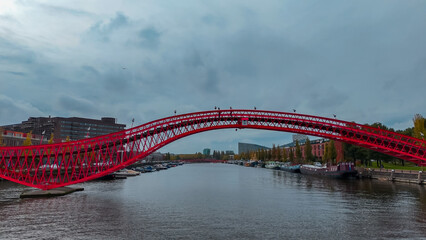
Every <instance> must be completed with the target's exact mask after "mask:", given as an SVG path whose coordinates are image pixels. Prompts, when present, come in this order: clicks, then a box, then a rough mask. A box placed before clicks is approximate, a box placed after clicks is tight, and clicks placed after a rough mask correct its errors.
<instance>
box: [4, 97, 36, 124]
mask: <svg viewBox="0 0 426 240" xmlns="http://www.w3.org/2000/svg"><path fill="white" fill-rule="evenodd" d="M0 106H1V108H0V125H7V124H12V123H18V122H21V121H23V120H25V119H27V118H28V117H29V116H40V115H42V114H43V113H42V112H41V111H40V110H39V109H38V108H37V107H35V106H33V105H32V104H30V103H28V102H25V101H22V100H14V99H12V98H9V97H7V96H5V95H2V94H0Z"/></svg>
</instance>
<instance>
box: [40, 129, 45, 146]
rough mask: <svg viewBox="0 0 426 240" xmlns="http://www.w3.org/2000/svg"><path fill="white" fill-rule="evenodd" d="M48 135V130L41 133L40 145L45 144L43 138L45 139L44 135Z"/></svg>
mask: <svg viewBox="0 0 426 240" xmlns="http://www.w3.org/2000/svg"><path fill="white" fill-rule="evenodd" d="M45 133H46V130H44V131H43V132H42V133H41V139H40V145H41V144H43V137H44V134H45Z"/></svg>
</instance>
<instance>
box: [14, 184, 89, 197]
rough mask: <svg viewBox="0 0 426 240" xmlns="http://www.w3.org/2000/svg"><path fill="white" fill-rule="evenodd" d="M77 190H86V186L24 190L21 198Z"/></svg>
mask: <svg viewBox="0 0 426 240" xmlns="http://www.w3.org/2000/svg"><path fill="white" fill-rule="evenodd" d="M77 191H84V188H71V187H59V188H54V189H49V190H28V191H25V192H23V193H22V194H21V196H20V198H49V197H57V196H63V195H67V194H70V193H73V192H77Z"/></svg>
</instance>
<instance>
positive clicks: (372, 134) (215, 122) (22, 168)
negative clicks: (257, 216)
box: [0, 110, 426, 189]
mask: <svg viewBox="0 0 426 240" xmlns="http://www.w3.org/2000/svg"><path fill="white" fill-rule="evenodd" d="M225 128H252V129H264V130H274V131H284V132H293V133H301V134H307V135H312V136H318V137H324V138H329V139H334V140H337V141H342V142H347V143H351V144H354V145H358V146H362V147H365V148H368V149H372V150H375V151H378V152H382V153H385V154H388V155H391V156H395V157H398V158H401V159H404V160H407V161H411V162H414V163H416V164H418V165H420V166H424V165H426V141H424V140H420V139H417V138H413V137H409V136H405V135H401V134H398V133H394V132H390V131H386V130H382V129H379V128H374V127H369V126H365V125H360V124H356V123H353V122H346V121H341V120H337V119H331V118H324V117H317V116H310V115H304V114H296V113H286V112H273V111H260V110H216V111H205V112H196V113H189V114H183V115H177V116H172V117H168V118H163V119H159V120H156V121H152V122H149V123H146V124H143V125H140V126H138V127H134V128H132V129H128V130H124V131H120V132H116V133H112V134H108V135H104V136H99V137H94V138H89V139H84V140H79V141H73V142H64V143H60V144H47V145H35V146H28V147H0V177H2V178H5V179H8V180H10V181H14V182H17V183H20V184H23V185H27V186H31V187H36V188H40V189H52V188H57V187H62V186H67V185H71V184H75V183H80V182H85V181H88V180H92V179H96V178H99V177H101V176H104V175H107V174H109V173H112V172H115V171H117V170H119V169H122V168H124V167H126V166H128V165H130V164H132V163H134V162H136V161H137V160H140V159H142V158H144V157H146V156H148V155H149V154H151V153H153V152H154V151H157V150H158V149H160V148H162V147H163V146H165V145H167V144H169V143H171V142H173V141H176V140H178V139H180V138H183V137H186V136H189V135H192V134H196V133H199V132H204V131H210V130H216V129H225Z"/></svg>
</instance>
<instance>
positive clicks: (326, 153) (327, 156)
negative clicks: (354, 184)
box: [322, 143, 330, 163]
mask: <svg viewBox="0 0 426 240" xmlns="http://www.w3.org/2000/svg"><path fill="white" fill-rule="evenodd" d="M329 159H330V150H329V146H328V143H325V144H324V155H322V161H323V163H327V162H328V160H329Z"/></svg>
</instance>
